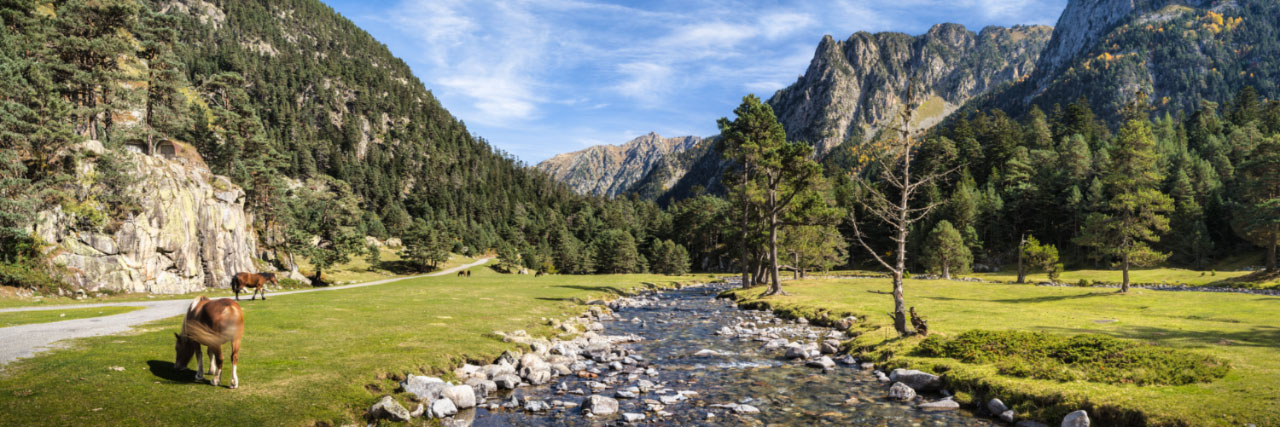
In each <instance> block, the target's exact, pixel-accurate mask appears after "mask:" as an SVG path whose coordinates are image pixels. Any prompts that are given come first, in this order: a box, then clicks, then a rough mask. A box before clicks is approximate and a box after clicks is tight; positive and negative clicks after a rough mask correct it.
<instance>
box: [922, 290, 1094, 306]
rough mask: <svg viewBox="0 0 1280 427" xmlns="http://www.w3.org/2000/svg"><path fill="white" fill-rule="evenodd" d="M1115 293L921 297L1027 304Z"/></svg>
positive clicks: (938, 299) (940, 299) (941, 299)
mask: <svg viewBox="0 0 1280 427" xmlns="http://www.w3.org/2000/svg"><path fill="white" fill-rule="evenodd" d="M1114 295H1119V294H1118V293H1116V292H1110V291H1105V292H1090V293H1087V294H1077V295H1046V296H1042V297H1030V298H1006V299H981V298H953V297H921V298H925V299H931V300H937V301H977V302H1000V303H1005V304H1025V303H1037V302H1058V301H1066V300H1073V299H1081V298H1093V297H1105V296H1114Z"/></svg>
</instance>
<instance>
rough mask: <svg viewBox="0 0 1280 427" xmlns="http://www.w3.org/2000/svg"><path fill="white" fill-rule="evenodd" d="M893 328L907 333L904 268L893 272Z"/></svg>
mask: <svg viewBox="0 0 1280 427" xmlns="http://www.w3.org/2000/svg"><path fill="white" fill-rule="evenodd" d="M893 329H894V330H896V331H898V334H899V335H907V334H908V333H909V332H908V331H907V302H906V299H904V298H903V296H902V270H898V271H895V272H893Z"/></svg>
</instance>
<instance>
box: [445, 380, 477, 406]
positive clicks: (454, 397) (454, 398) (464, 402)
mask: <svg viewBox="0 0 1280 427" xmlns="http://www.w3.org/2000/svg"><path fill="white" fill-rule="evenodd" d="M440 397H442V398H445V399H449V400H450V401H451V402H453V406H456V407H458V409H467V408H474V407H476V391H475V389H473V388H471V386H467V385H455V386H451V387H447V388H445V389H444V391H443V392H441V393H440Z"/></svg>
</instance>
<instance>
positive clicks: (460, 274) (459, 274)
mask: <svg viewBox="0 0 1280 427" xmlns="http://www.w3.org/2000/svg"><path fill="white" fill-rule="evenodd" d="M466 275H467V272H466V271H463V270H458V277H462V276H466Z"/></svg>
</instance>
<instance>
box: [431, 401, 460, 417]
mask: <svg viewBox="0 0 1280 427" xmlns="http://www.w3.org/2000/svg"><path fill="white" fill-rule="evenodd" d="M430 411H431V416H432V417H436V418H444V417H451V416H453V414H456V413H458V407H457V406H456V405H454V404H453V401H452V400H449V399H436V401H435V402H431V409H430Z"/></svg>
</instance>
